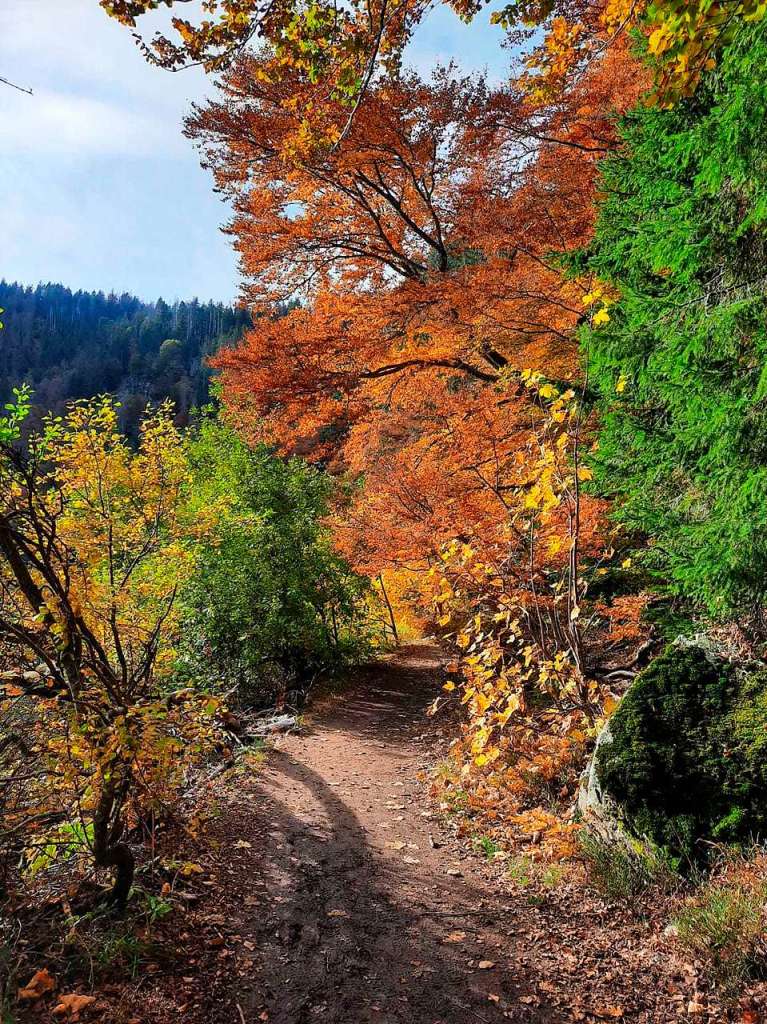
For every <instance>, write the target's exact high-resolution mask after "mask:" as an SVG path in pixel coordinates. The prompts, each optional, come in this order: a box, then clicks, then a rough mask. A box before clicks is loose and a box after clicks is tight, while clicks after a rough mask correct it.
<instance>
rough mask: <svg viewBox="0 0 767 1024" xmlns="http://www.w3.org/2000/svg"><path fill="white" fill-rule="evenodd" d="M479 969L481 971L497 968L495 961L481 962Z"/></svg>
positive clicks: (478, 965)
mask: <svg viewBox="0 0 767 1024" xmlns="http://www.w3.org/2000/svg"><path fill="white" fill-rule="evenodd" d="M477 967H479V969H480V971H489V970H492V968H493V967H495V960H480V961H479V963H478V964H477Z"/></svg>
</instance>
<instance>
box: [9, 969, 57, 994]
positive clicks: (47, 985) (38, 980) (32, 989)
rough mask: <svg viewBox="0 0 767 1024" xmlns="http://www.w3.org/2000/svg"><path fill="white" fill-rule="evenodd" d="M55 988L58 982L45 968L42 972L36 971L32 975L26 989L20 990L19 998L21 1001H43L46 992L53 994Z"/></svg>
mask: <svg viewBox="0 0 767 1024" xmlns="http://www.w3.org/2000/svg"><path fill="white" fill-rule="evenodd" d="M55 987H56V982H55V981H54V980H53V977H52V976H51V974H50V972H49V970H48V968H47V967H43V968H42V970H39V971H36V972H35V973H34V974H33V975H32V977H31V979H30V980H29V982H28V983H27V984H26V985H25V986H24V988H22V989H19V994H18V998H19V999H20V1000H31V999H41V998H42V997H43V996H44V995H45V993H46V992H52V991H53V989H54V988H55Z"/></svg>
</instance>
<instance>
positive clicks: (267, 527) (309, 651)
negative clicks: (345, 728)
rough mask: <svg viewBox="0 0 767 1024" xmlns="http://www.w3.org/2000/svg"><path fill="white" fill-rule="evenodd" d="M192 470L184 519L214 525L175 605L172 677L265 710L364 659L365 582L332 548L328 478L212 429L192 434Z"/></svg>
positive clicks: (208, 424)
mask: <svg viewBox="0 0 767 1024" xmlns="http://www.w3.org/2000/svg"><path fill="white" fill-rule="evenodd" d="M190 461H191V464H192V467H193V474H194V475H193V479H192V481H191V482H190V501H189V508H188V510H187V514H188V515H190V516H206V515H211V514H214V515H215V516H216V518H217V523H218V525H217V531H216V534H217V535H216V537H215V540H214V542H213V543H211V544H209V545H207V546H206V547H204V548H202V550H201V551H200V552H199V555H198V560H197V564H196V569H195V572H194V573H193V575H192V578H191V580H190V582H189V584H188V585H187V586H186V588H185V590H184V592H183V593H182V594H181V595H180V604H181V608H182V613H183V616H184V629H183V636H184V647H183V650H182V652H181V657H180V659H179V669H180V671H182V672H183V673H186V674H188V675H190V676H191V677H192V678H197V677H203V678H205V679H206V680H207V679H209V677H210V676H211V674H212V675H214V677H216V678H217V680H218V681H219V682H220V683H221V684H222V685H223V686H226V687H227V688H231V687H236V688H237V689H238V692H239V695H240V698H241V699H242V700H243V701H244V702H246V703H251V704H265V703H268V702H270V701H271V700H272V699H273V698H274V696H275V694H276V693H278V692H279V691H282V690H284V689H285V687H286V686H288V687H289V686H292V685H294V684H296V683H297V684H299V685H300V683H301V682H303V681H306V680H309V679H311V677H312V676H313V675H314V674H315V673H316V672H318V671H319V670H321V669H327V668H334V667H338V666H341V665H344V664H346V663H348V662H350V661H353V660H355V659H358V658H360V657H362V656H363V655H364V654H365V653H366V652H367V650H368V640H369V631H368V628H367V622H366V610H367V605H366V600H367V597H368V594H369V584H368V582H367V581H366V580H365V579H363V578H362V577H360V576H358V575H356V574H355V573H353V572H352V571H351V569H350V568H349V566H348V565H347V564H346V562H345V561H344V560H343V558H342V557H341V556H340V555H339V554H338V553H337V552H336V551H335V550H334V548H333V546H332V544H331V539H330V535H329V531H328V529H327V528H326V526H325V525H324V520H325V517H326V516H327V514H328V502H329V499H330V496H331V487H332V483H331V480H330V478H329V477H328V476H327V474H325V473H323V472H321V471H320V470H318V469H315V468H313V467H311V466H309V465H308V464H307V463H305V462H303V461H302V460H300V459H281V458H279V457H278V456H276V455H275V454H274V453H273V452H272V451H271V450H269V449H268V448H266V447H264V446H261V447H256V448H253V449H251V448H249V447H248V446H247V445H246V444H245V443H244V442H243V441H241V440H240V439H239V438H238V437H237V435H236V434H235V433H234V432H233V431H232V430H230V429H229V428H227V427H226V426H224V425H222V424H220V423H219V422H217V421H216V420H214V419H206V420H204V421H203V422H202V424H201V425H200V427H199V429H198V432H197V435H196V437H194V438H193V439H192V441H191V443H190Z"/></svg>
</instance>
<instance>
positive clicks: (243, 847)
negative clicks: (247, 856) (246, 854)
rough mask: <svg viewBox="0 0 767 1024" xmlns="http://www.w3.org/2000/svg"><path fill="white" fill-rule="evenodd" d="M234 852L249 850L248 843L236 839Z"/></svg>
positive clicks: (244, 840)
mask: <svg viewBox="0 0 767 1024" xmlns="http://www.w3.org/2000/svg"><path fill="white" fill-rule="evenodd" d="M234 848H235V850H250V849H252V847H251V845H250V843H249V842H248V841H247V840H246V839H238V840H237V842H236V843H235V844H234Z"/></svg>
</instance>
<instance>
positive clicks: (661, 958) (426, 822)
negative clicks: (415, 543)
mask: <svg viewBox="0 0 767 1024" xmlns="http://www.w3.org/2000/svg"><path fill="white" fill-rule="evenodd" d="M438 670H439V654H438V652H436V651H435V650H433V649H431V648H428V647H414V648H410V649H408V650H405V651H403V652H402V653H401V654H400V655H399V656H398V657H397V658H396V659H395V660H393V661H392V662H391V663H389V664H388V665H387V664H384V665H381V666H378V667H376V668H374V669H370V670H367V671H365V672H363V673H361V674H360V677H359V680H358V682H357V683H356V684H355V686H354V688H353V690H352V691H351V692H347V693H345V695H344V697H343V699H336V700H334V701H330V702H328V703H327V704H325V705H324V706H320V707H319V708H318V709H315V711H313V712H312V714H311V715H310V716H309V721H308V724H307V727H306V728H305V729H304V731H303V733H302V734H301V735H298V736H289V737H285V738H283V739H282V740H280V743H279V749H278V750H277V751H276V752H274V753H273V754H270V756H269V758H268V761H267V764H266V765H265V767H264V768H263V770H261V771H260V772H258V773H256V775H254V776H253V777H252V778H247V777H246V778H240V779H239V780H237V781H236V782H234V783H231V782H230V783H229V784H228V785H227V787H226V788H225V789H224V790H223V791H222V792H221V793H220V795H219V800H220V814H219V816H218V817H217V818H216V819H215V820H214V821H213V823H212V824H211V826H210V830H209V838H211V840H212V841H213V842H214V844H218V854H217V857H216V861H217V863H216V865H215V867H214V869H213V876H214V878H215V879H216V881H215V883H214V884H215V897H214V898H213V899H212V900H210V901H206V907H205V910H204V911H202V909H201V911H200V912H198V913H199V915H200V922H201V923H200V928H199V929H198V930H195V929H190V932H187V933H186V934H185V936H183V937H182V938H186V940H187V944H188V951H189V958H190V960H189V962H191V964H192V965H195V964H196V965H197V966H196V967H195V966H191V967H189V966H188V967H187V968H186V971H187V972H191V973H192V974H194V971H195V970H196V971H198V972H199V973H198V975H197V976H195V977H191V976H190V977H185V978H180V977H178V976H177V977H176V978H175V979H174V982H173V997H174V1003H175V1013H176V1014H178V1016H176V1015H174V1016H173V1017H166V1019H168V1020H170V1019H173V1020H177V1019H178V1020H184V1021H197V1020H200V1021H205V1022H206V1024H214V1022H224V1021H225V1022H227V1024H243V1022H245V1024H251V1022H260V1021H269V1022H271V1024H311V1022H314V1021H322V1022H325V1024H368V1022H371V1024H373V1022H375V1024H471V1022H475V1021H480V1022H486V1024H488V1022H493V1024H494V1022H497V1021H504V1020H512V1021H519V1022H522V1021H526V1022H535V1024H544V1022H564V1021H573V1020H583V1021H596V1020H616V1019H618V1020H632V1021H643V1022H651V1021H652V1022H655V1021H659V1022H660V1021H666V1020H669V1021H670V1020H674V1021H679V1020H685V1019H687V1014H686V1009H687V1004H688V1000H689V999H690V998H692V988H691V986H692V983H693V982H692V979H690V978H689V977H688V978H687V981H686V982H685V980H684V979H683V978H682V977H681V975H682V969H681V968H680V966H679V965H675V964H674V962H673V959H672V958H671V957H670V956H669V952H668V950H667V949H663V948H662V944H659V943H658V942H657V941H656V939H655V938H654V937H653V936H652V935H651V934H649V933H648V929H647V927H646V926H645V927H643V926H641V925H638V924H633V923H631V921H630V919H629V918H628V917H624V918H621V917H620V914H618V913H617V912H616V911H614V910H613V911H610V910H607V909H606V908H605V907H604V906H603V905H602V904H601V903H599V902H598V901H596V902H595V901H593V900H588V899H584V897H583V893H582V892H579V891H578V890H577V888H573V887H571V888H569V889H568V888H567V887H565V888H564V889H561V890H557V892H556V893H554V892H553V891H549V893H548V894H544V895H543V896H540V895H535V894H533V893H532V892H531V891H529V890H525V889H524V888H521V887H517V889H516V891H515V889H514V887H513V886H511V884H510V883H508V882H503V883H499V871H498V868H497V866H492V865H488V864H486V863H485V862H483V860H482V859H481V858H478V857H474V856H467V855H466V851H465V850H463V849H461V847H460V846H459V845H458V844H457V843H456V841H455V840H453V839H451V838H450V837H449V836H448V835H445V834H443V833H442V832H441V831H440V827H439V822H438V816H437V815H435V813H434V810H433V808H430V806H429V802H428V798H427V795H426V793H425V789H426V787H425V786H424V783H423V782H422V781H419V778H418V774H419V769H420V768H422V767H423V766H424V765H425V764H429V763H430V762H433V756H434V755H433V754H432V753H430V746H429V742H428V741H426V740H425V739H424V738H423V735H422V734H423V733H424V731H425V730H426V729H428V726H427V725H426V719H425V718H424V708H425V706H426V705H427V704H428V703H429V702H430V701H431V700H432V699H433V697H434V694H435V693H436V692H438V688H439V683H440V679H439V671H438ZM211 904H213V906H211ZM203 914H204V922H205V923H204V925H203V924H202V921H203ZM203 945H204V946H205V951H206V952H205V953H204V955H202V956H200V955H199V949H200V947H201V946H203ZM181 971H182V972H183V968H182V969H181ZM201 982H202V985H201ZM185 985H186V986H187V987H188V991H187V992H186V996H185V994H184V986H185ZM149 1002H150V1003H151V1002H152V999H151V998H150V1000H149ZM179 1003H181V1004H182V1005H181V1006H179ZM145 1009H146V1006H145ZM156 1009H157V1011H158V1015H159V1018H161V1017H162V1015H163V1011H162V1009H161V1007H160V1006H157V1007H156ZM179 1010H180V1011H181V1012H180V1013H179ZM168 1012H169V1007H168V1004H166V1009H165V1011H164V1013H165V1014H167V1013H168ZM714 1013H715V1011H714V1010H713V1008H712V1009H711V1010H710V1011H709V1012H708V1013H707V1012H704V1013H703V1015H702V1016H701V1015H696V1016H695V1017H694V1019H695V1020H696V1021H701V1020H712V1019H718V1020H722V1019H723V1018H722V1017H721V1016H713V1014H714ZM710 1014H711V1015H710ZM144 1019H146V1018H144Z"/></svg>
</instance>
